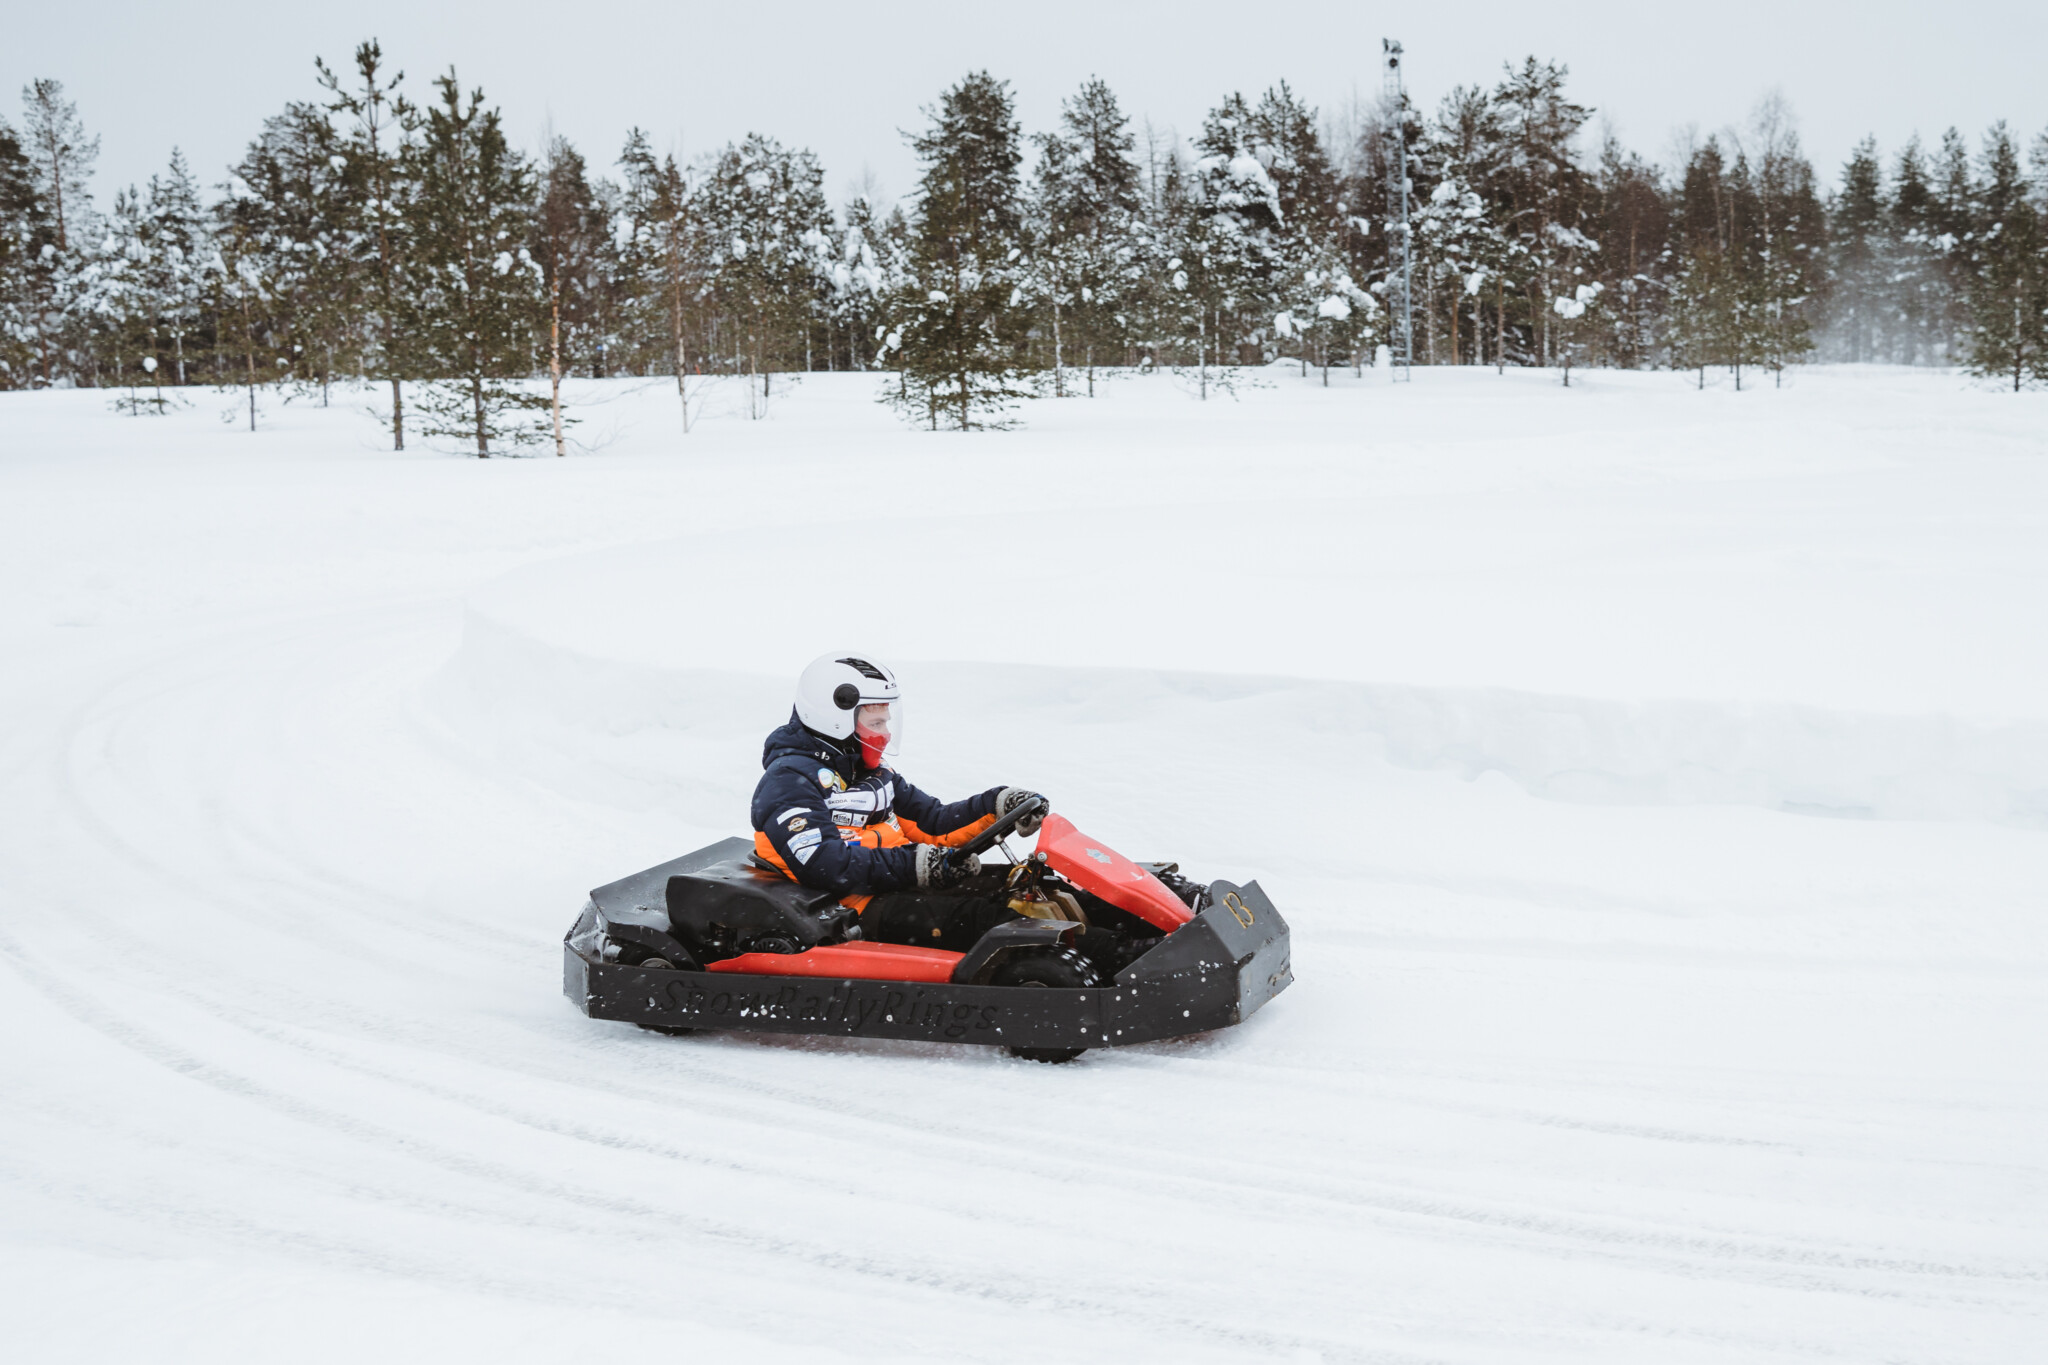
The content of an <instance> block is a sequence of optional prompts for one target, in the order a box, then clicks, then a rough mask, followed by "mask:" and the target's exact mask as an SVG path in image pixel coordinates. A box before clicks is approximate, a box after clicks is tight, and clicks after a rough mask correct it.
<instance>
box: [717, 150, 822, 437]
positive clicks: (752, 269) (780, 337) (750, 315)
mask: <svg viewBox="0 0 2048 1365" xmlns="http://www.w3.org/2000/svg"><path fill="white" fill-rule="evenodd" d="M823 183H824V172H823V171H822V170H821V169H820V168H819V166H818V160H817V158H816V157H815V156H813V155H812V154H811V153H810V152H808V151H802V150H794V151H792V150H789V149H786V148H784V147H783V146H782V145H781V144H780V143H778V142H776V141H775V140H774V139H773V138H768V137H763V136H761V135H760V134H758V133H754V134H749V135H748V136H747V137H746V138H745V139H744V140H743V141H741V142H739V143H736V144H731V145H728V146H727V147H726V148H725V149H724V150H723V151H722V152H720V153H719V154H718V155H717V156H716V157H715V158H713V159H712V160H711V162H710V163H709V165H708V166H706V167H705V170H704V174H703V176H702V181H701V190H700V192H699V193H698V195H697V197H696V203H695V205H694V213H695V216H696V218H697V220H698V224H699V228H700V231H701V232H702V234H703V239H704V242H705V247H706V263H707V265H708V266H709V268H710V271H711V284H712V288H713V291H714V295H715V299H716V302H717V305H718V307H719V309H720V312H721V313H722V314H723V316H724V317H725V318H726V320H727V321H728V323H729V325H730V327H731V331H732V340H733V344H734V347H735V350H734V369H735V370H736V371H737V370H739V369H742V368H744V369H745V371H746V372H747V374H748V376H749V379H750V380H752V379H755V378H758V379H759V381H760V386H761V387H760V389H759V391H758V392H756V391H755V389H754V388H753V385H752V383H751V382H750V383H749V385H748V390H747V392H748V401H747V411H748V415H749V416H752V417H761V416H765V415H766V412H767V400H768V397H769V393H770V386H771V384H772V377H773V375H774V374H775V372H776V371H777V370H780V369H787V368H793V366H794V363H795V360H796V358H797V357H798V356H799V355H803V354H804V353H805V352H806V350H807V346H808V341H809V337H810V331H811V327H812V324H813V323H814V322H815V321H816V320H818V319H819V317H820V316H821V301H820V298H819V286H820V283H821V281H820V278H819V277H820V274H821V272H823V271H825V270H827V269H829V265H828V263H827V262H828V258H829V256H830V239H829V230H830V228H831V226H832V213H831V209H830V208H829V207H828V206H827V205H826V202H825V193H824V189H823V188H822V187H823ZM806 364H808V360H807V361H806Z"/></svg>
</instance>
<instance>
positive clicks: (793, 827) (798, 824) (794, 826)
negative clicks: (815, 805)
mask: <svg viewBox="0 0 2048 1365" xmlns="http://www.w3.org/2000/svg"><path fill="white" fill-rule="evenodd" d="M809 823H810V821H808V820H806V819H804V818H803V816H801V815H799V816H797V817H796V818H795V819H794V820H791V821H790V822H789V832H790V833H791V834H795V833H796V832H797V831H799V830H801V829H803V828H804V826H806V825H808V824H809Z"/></svg>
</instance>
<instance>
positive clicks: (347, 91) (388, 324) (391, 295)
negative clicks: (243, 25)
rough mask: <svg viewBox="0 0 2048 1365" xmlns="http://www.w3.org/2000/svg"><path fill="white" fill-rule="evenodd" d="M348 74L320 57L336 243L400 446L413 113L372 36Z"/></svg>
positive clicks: (406, 371)
mask: <svg viewBox="0 0 2048 1365" xmlns="http://www.w3.org/2000/svg"><path fill="white" fill-rule="evenodd" d="M354 65H355V69H354V71H353V72H352V73H351V74H350V75H349V76H347V77H343V76H341V75H340V74H338V73H336V72H335V71H333V70H332V69H331V68H329V67H328V66H327V64H326V63H325V62H323V61H320V60H318V59H317V58H316V59H315V61H314V66H315V68H316V69H317V70H318V71H319V73H320V84H321V86H322V88H323V89H325V90H326V91H327V93H328V100H327V106H326V107H327V112H328V115H329V116H330V118H338V119H340V120H343V122H342V125H341V126H340V127H338V128H337V129H336V137H337V140H338V146H337V148H336V154H337V155H338V156H339V157H340V158H341V162H342V164H341V166H340V167H339V170H340V172H341V174H342V175H343V176H344V177H346V186H347V193H346V196H345V198H344V199H343V201H342V203H341V204H340V205H338V206H337V216H338V218H339V231H340V234H341V248H342V251H343V253H344V262H345V264H346V266H347V268H348V272H349V276H348V277H349V282H350V287H349V290H348V301H349V303H350V305H351V308H352V311H353V313H354V316H355V318H356V321H357V323H358V324H359V326H360V327H361V329H362V336H361V341H362V347H363V349H362V360H361V363H362V366H363V372H364V374H365V375H366V376H367V377H371V378H378V379H382V380H384V381H385V382H387V383H389V384H390V386H391V448H392V449H393V450H403V449H405V383H404V381H405V380H406V379H408V378H410V377H412V376H413V375H414V374H416V373H417V369H416V361H417V359H418V357H417V355H416V351H415V347H414V346H413V338H412V336H411V334H410V333H409V332H408V331H407V330H406V328H405V318H406V315H407V313H408V311H409V308H408V299H409V297H410V294H411V290H412V287H413V283H414V279H413V271H412V260H413V258H412V250H411V248H412V239H411V237H410V236H409V231H408V229H409V224H408V221H407V216H406V202H405V201H406V199H407V197H408V195H409V192H410V186H409V185H408V183H407V179H406V176H407V172H408V167H409V165H410V163H409V161H408V159H407V156H406V149H407V147H408V145H409V143H410V142H411V139H412V136H413V133H414V130H415V126H416V124H417V120H418V115H417V112H416V111H415V110H414V109H413V107H412V105H411V104H410V103H409V102H408V101H407V100H406V99H405V97H404V96H403V95H401V94H399V93H398V87H399V85H400V84H401V83H402V82H403V81H404V79H405V73H403V72H389V73H388V74H387V68H386V66H385V62H384V52H383V49H382V48H381V47H379V46H378V45H377V43H376V42H374V41H372V42H366V43H362V44H360V45H358V46H357V48H356V51H355V59H354Z"/></svg>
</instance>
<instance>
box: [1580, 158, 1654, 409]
mask: <svg viewBox="0 0 2048 1365" xmlns="http://www.w3.org/2000/svg"><path fill="white" fill-rule="evenodd" d="M1595 193H1596V196H1597V200H1596V202H1597V207H1596V208H1595V209H1594V211H1593V216H1594V222H1595V224H1596V226H1594V227H1593V229H1592V232H1593V235H1594V237H1596V238H1597V239H1598V240H1599V242H1600V252H1599V255H1598V264H1597V274H1598V280H1597V282H1598V283H1599V284H1600V285H1602V286H1603V288H1604V291H1605V292H1604V295H1603V298H1602V304H1601V308H1600V309H1599V311H1598V313H1597V314H1596V318H1597V320H1598V324H1599V327H1598V330H1599V333H1600V335H1601V337H1602V340H1601V341H1600V342H1599V343H1598V347H1599V349H1600V350H1601V351H1603V352H1604V353H1605V355H1606V357H1607V358H1608V359H1609V360H1611V361H1612V362H1613V363H1614V364H1616V365H1620V366H1624V367H1627V368H1631V369H1633V368H1636V367H1639V366H1642V365H1646V364H1648V363H1650V359H1651V357H1652V355H1653V354H1654V353H1655V351H1656V348H1657V343H1658V335H1659V328H1660V326H1661V323H1662V315H1663V312H1664V303H1665V300H1666V299H1667V298H1668V297H1669V293H1670V288H1671V210H1670V204H1669V202H1668V197H1667V195H1666V192H1665V189H1664V185H1663V181H1662V179H1661V177H1660V176H1659V174H1658V172H1657V169H1656V168H1655V167H1654V166H1651V165H1650V164H1649V163H1648V162H1646V161H1644V160H1643V158H1642V157H1641V156H1639V155H1637V154H1635V153H1633V152H1628V151H1624V150H1623V149H1622V147H1621V145H1620V143H1619V142H1618V141H1616V140H1615V138H1614V137H1613V136H1612V135H1609V136H1608V137H1607V138H1606V139H1605V141H1604V142H1603V144H1602V146H1601V149H1600V168H1599V171H1598V174H1597V177H1596V188H1595Z"/></svg>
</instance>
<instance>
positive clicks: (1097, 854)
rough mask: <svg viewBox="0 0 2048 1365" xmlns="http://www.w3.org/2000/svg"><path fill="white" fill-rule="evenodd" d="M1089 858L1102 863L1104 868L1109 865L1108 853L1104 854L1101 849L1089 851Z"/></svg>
mask: <svg viewBox="0 0 2048 1365" xmlns="http://www.w3.org/2000/svg"><path fill="white" fill-rule="evenodd" d="M1088 856H1089V857H1091V858H1093V859H1094V860H1095V861H1096V862H1098V863H1101V864H1102V865H1103V866H1104V867H1107V866H1108V865H1109V855H1108V854H1107V853H1104V852H1103V851H1102V850H1101V849H1099V848H1091V849H1089V850H1088Z"/></svg>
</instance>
